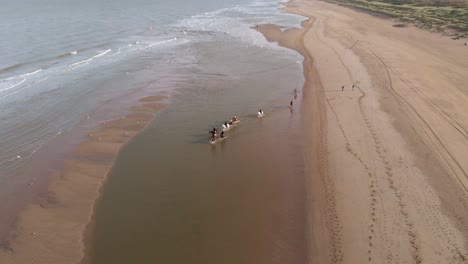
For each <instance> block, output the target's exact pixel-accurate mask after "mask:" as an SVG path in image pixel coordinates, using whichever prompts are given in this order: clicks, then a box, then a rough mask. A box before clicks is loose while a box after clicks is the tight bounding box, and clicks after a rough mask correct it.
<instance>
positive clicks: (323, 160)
mask: <svg viewBox="0 0 468 264" xmlns="http://www.w3.org/2000/svg"><path fill="white" fill-rule="evenodd" d="M321 134H322V137H321V142H320V145H319V164H320V173H321V175H322V184H323V187H322V189H323V190H325V201H326V205H327V206H326V207H325V208H324V211H325V215H326V219H327V220H328V221H327V223H326V226H327V229H328V231H329V232H330V252H329V256H328V257H329V263H330V264H335V263H342V262H343V259H344V255H343V251H342V247H343V245H342V239H341V237H342V231H341V230H342V226H341V223H340V219H339V217H338V212H337V209H336V198H335V197H336V196H335V194H336V188H335V183H334V179H333V178H332V177H331V175H330V174H329V173H328V171H329V168H328V161H327V159H328V153H327V150H328V144H327V140H326V135H327V125H323V126H321Z"/></svg>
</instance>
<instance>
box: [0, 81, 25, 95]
mask: <svg viewBox="0 0 468 264" xmlns="http://www.w3.org/2000/svg"><path fill="white" fill-rule="evenodd" d="M25 81H26V79H23V80H21V81H19V82H18V83H15V84H13V85H11V86H9V87H6V88H3V89H1V90H0V92H3V91H7V90H10V89H13V88H15V87H16V86H18V85H20V84H22V83H24V82H25Z"/></svg>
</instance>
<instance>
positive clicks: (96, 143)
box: [0, 95, 167, 263]
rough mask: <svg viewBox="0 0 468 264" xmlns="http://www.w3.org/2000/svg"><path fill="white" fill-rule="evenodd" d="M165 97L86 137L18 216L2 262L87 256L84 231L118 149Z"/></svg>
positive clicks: (142, 101) (1, 254) (65, 260)
mask: <svg viewBox="0 0 468 264" xmlns="http://www.w3.org/2000/svg"><path fill="white" fill-rule="evenodd" d="M166 98H167V97H166V96H159V95H158V96H149V97H144V98H141V99H140V104H138V105H135V106H133V107H131V110H129V111H128V114H127V115H126V116H123V117H121V118H120V119H116V120H109V121H106V122H103V123H102V124H101V125H100V127H101V128H100V129H99V130H97V131H94V132H91V133H89V134H88V137H87V139H86V140H84V141H83V142H82V143H80V144H79V145H78V146H77V147H76V148H75V150H74V151H73V153H72V154H71V155H70V156H71V157H72V158H70V159H66V160H65V161H63V169H61V170H58V171H55V172H53V175H51V177H52V180H51V184H50V186H49V187H48V191H47V194H46V195H43V196H41V197H40V199H39V200H38V201H37V202H36V203H33V204H30V205H28V206H27V207H26V208H25V209H24V210H23V211H22V212H21V214H20V216H19V218H18V221H17V223H16V226H15V233H14V234H12V236H11V240H8V241H4V242H3V245H2V250H1V251H0V262H1V263H76V262H79V261H80V260H81V259H82V258H83V256H84V244H83V241H84V239H85V238H84V234H85V229H86V227H87V226H88V224H89V223H90V221H91V216H92V214H93V210H94V205H95V202H96V200H97V199H98V197H99V193H100V189H101V186H102V185H103V183H104V182H105V180H106V177H107V175H108V173H109V170H110V169H111V167H112V164H113V162H114V160H115V159H116V156H117V154H118V152H119V150H120V149H121V148H122V146H124V145H125V144H126V143H127V142H129V141H130V140H131V139H132V138H133V137H134V136H135V135H136V134H137V133H139V132H140V131H142V130H143V129H144V128H145V127H146V126H147V125H148V124H149V123H150V122H151V121H153V120H154V118H155V114H156V112H157V111H158V110H161V109H162V108H164V106H165V103H163V102H161V101H163V100H164V99H166Z"/></svg>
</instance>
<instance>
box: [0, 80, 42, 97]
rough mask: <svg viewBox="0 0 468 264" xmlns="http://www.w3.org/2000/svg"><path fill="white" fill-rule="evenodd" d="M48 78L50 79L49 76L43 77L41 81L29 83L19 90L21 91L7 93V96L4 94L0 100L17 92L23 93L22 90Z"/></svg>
mask: <svg viewBox="0 0 468 264" xmlns="http://www.w3.org/2000/svg"><path fill="white" fill-rule="evenodd" d="M49 77H50V76H46V77H44V78H42V79H39V80H36V81H34V82H32V83H29V84H27V85H25V86H24V87H23V88H21V89H18V90H16V91H14V92H11V93H9V94H5V95H3V96H0V99H3V98H6V97H8V96H11V95H14V94H16V93H18V92H21V91H23V90H24V89H27V88H29V87H31V86H33V85H35V84H37V83H40V82H43V81H45V80H47V79H48V78H49Z"/></svg>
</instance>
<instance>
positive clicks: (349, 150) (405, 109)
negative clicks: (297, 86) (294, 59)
mask: <svg viewBox="0 0 468 264" xmlns="http://www.w3.org/2000/svg"><path fill="white" fill-rule="evenodd" d="M284 10H285V11H287V12H290V13H294V14H299V15H302V16H305V17H307V18H308V20H305V21H304V22H303V24H302V28H301V29H290V30H283V29H282V28H281V25H259V26H258V27H257V30H259V31H260V32H262V33H264V34H265V36H266V38H267V39H268V40H269V41H274V42H278V43H279V44H280V45H282V46H285V47H289V48H292V49H295V50H297V51H298V52H299V53H301V54H302V55H303V56H304V74H305V78H306V82H305V84H304V87H303V93H304V98H303V107H302V112H303V115H304V121H303V122H304V124H305V126H306V127H305V130H306V134H308V136H307V138H306V140H305V141H306V142H305V157H306V172H307V173H308V177H309V178H308V181H309V184H310V186H309V187H310V190H309V195H308V206H309V208H310V209H311V211H310V214H309V217H308V223H309V226H310V227H311V231H310V234H309V235H310V236H309V237H310V241H309V242H310V243H309V252H310V258H309V262H310V263H467V262H468V191H467V188H468V177H467V172H468V162H467V157H468V140H467V139H468V133H467V130H466V128H467V127H468V114H467V113H468V104H467V103H468V100H467V99H468V98H467V92H468V90H466V83H468V75H467V74H466V73H467V69H468V50H467V48H466V46H464V45H463V40H459V41H453V40H451V39H450V38H449V37H446V36H441V35H439V34H437V33H430V32H426V31H422V30H419V29H416V28H412V27H410V28H396V27H392V24H393V22H392V20H387V19H382V18H377V17H373V16H371V15H368V14H365V13H360V12H357V11H354V10H351V9H347V8H343V7H340V6H336V5H333V4H329V3H325V2H321V1H307V0H293V1H291V2H289V3H288V4H287V5H286V7H285V8H284Z"/></svg>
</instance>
